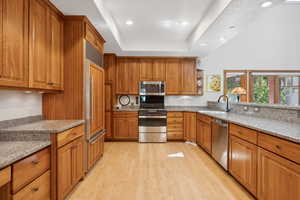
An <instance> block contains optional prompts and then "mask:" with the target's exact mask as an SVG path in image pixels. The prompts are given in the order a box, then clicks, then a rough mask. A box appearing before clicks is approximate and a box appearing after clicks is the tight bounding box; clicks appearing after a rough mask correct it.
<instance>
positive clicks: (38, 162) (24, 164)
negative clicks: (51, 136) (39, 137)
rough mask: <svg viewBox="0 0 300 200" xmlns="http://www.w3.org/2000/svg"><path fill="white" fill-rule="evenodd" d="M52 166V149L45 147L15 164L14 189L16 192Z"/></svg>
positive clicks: (13, 174)
mask: <svg viewBox="0 0 300 200" xmlns="http://www.w3.org/2000/svg"><path fill="white" fill-rule="evenodd" d="M49 167H50V149H49V148H47V149H44V150H42V151H40V152H38V153H35V154H33V155H32V156H29V157H27V158H25V159H23V160H21V161H19V162H17V163H15V164H14V165H13V173H12V176H13V178H12V191H13V193H14V194H15V193H16V192H18V191H19V190H20V189H21V188H22V187H24V186H25V185H27V184H28V183H30V182H31V181H33V180H34V179H36V178H37V177H39V176H40V175H41V174H43V173H44V172H45V171H47V170H48V169H49Z"/></svg>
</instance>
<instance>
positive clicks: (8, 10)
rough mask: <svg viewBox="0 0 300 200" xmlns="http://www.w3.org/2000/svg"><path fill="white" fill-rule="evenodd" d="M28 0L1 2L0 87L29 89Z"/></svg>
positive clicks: (2, 0)
mask: <svg viewBox="0 0 300 200" xmlns="http://www.w3.org/2000/svg"><path fill="white" fill-rule="evenodd" d="M28 6H29V3H28V1H27V0H1V1H0V11H1V12H0V40H1V46H0V62H1V64H0V85H1V86H13V87H28Z"/></svg>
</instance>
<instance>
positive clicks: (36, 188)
mask: <svg viewBox="0 0 300 200" xmlns="http://www.w3.org/2000/svg"><path fill="white" fill-rule="evenodd" d="M31 190H32V192H37V191H39V190H40V188H38V187H35V188H32V189H31Z"/></svg>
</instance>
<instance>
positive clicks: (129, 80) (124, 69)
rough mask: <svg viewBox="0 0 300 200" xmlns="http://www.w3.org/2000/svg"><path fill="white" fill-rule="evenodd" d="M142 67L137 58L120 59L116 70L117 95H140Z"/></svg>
mask: <svg viewBox="0 0 300 200" xmlns="http://www.w3.org/2000/svg"><path fill="white" fill-rule="evenodd" d="M139 76H140V66H139V60H138V59H136V58H118V59H117V69H116V93H117V94H138V92H139V91H138V90H139V81H140V79H139Z"/></svg>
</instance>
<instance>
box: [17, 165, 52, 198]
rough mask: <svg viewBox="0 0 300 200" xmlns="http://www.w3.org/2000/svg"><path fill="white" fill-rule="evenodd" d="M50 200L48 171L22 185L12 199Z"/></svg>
mask: <svg viewBox="0 0 300 200" xmlns="http://www.w3.org/2000/svg"><path fill="white" fill-rule="evenodd" d="M26 199H30V200H50V171H47V172H45V173H44V174H43V175H41V176H40V177H39V178H37V179H36V180H34V181H33V182H32V183H30V184H29V185H27V186H26V187H24V188H23V189H22V190H21V191H19V192H18V193H17V194H15V195H13V200H26Z"/></svg>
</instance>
